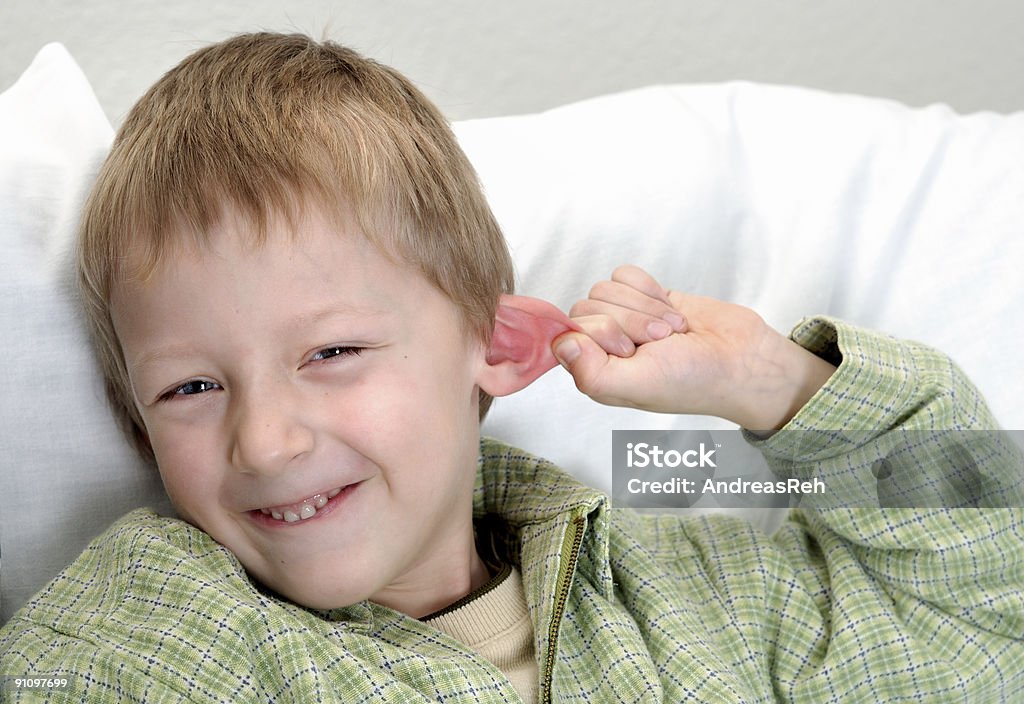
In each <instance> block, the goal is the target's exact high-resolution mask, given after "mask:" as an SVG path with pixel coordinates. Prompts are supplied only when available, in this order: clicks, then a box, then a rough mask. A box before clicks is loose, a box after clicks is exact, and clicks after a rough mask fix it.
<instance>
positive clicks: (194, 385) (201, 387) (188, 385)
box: [162, 379, 220, 400]
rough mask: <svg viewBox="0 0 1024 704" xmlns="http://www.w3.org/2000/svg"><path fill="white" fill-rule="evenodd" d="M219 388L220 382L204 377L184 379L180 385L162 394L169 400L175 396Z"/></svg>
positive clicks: (191, 394) (192, 394) (190, 394)
mask: <svg viewBox="0 0 1024 704" xmlns="http://www.w3.org/2000/svg"><path fill="white" fill-rule="evenodd" d="M219 388H220V384H217V383H216V382H213V381H206V380H204V379H193V380H192V381H186V382H185V383H184V384H182V385H181V386H178V387H175V388H173V389H171V390H170V391H168V392H167V393H166V394H164V395H163V397H162V398H163V400H170V399H172V398H174V397H175V396H194V395H195V394H202V393H206V392H207V391H214V390H216V389H219Z"/></svg>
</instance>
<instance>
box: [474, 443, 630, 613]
mask: <svg viewBox="0 0 1024 704" xmlns="http://www.w3.org/2000/svg"><path fill="white" fill-rule="evenodd" d="M473 503H474V511H473V515H474V518H476V519H477V520H481V519H484V517H485V516H499V517H500V518H501V521H502V522H503V523H504V524H505V525H506V526H507V527H508V528H509V529H510V530H511V533H512V535H510V536H509V538H510V539H511V541H512V546H511V547H512V549H513V550H515V549H518V550H520V551H521V550H522V549H523V548H524V547H525V546H524V545H523V541H525V540H526V539H528V536H530V535H538V534H543V533H546V532H547V531H543V530H541V531H536V530H532V529H533V528H540V527H541V526H543V525H545V524H547V525H550V526H552V527H554V526H568V525H569V524H570V523H572V522H573V521H575V520H579V519H583V520H584V521H585V533H584V535H583V538H582V541H581V543H582V545H581V548H582V549H581V552H580V560H579V564H578V571H580V572H583V573H584V574H585V576H586V577H587V578H588V580H589V581H591V582H592V584H594V585H595V586H596V587H598V589H600V590H601V591H607V593H609V594H610V593H611V589H612V578H611V566H610V564H609V559H608V520H609V502H608V497H607V496H606V495H605V494H604V493H602V492H600V491H598V490H597V489H594V488H592V487H589V486H587V485H585V484H583V483H581V482H580V481H578V480H577V479H575V478H574V477H572V476H570V475H569V474H567V473H566V472H565V471H564V470H562V469H560V468H558V467H557V466H556V465H554V464H553V463H551V462H549V461H547V460H544V459H540V458H538V457H534V456H533V455H530V454H529V453H527V452H524V451H523V450H519V449H517V448H514V447H511V446H509V445H506V444H504V443H502V442H500V441H497V440H494V439H491V438H482V439H481V441H480V459H479V464H478V472H477V477H476V488H475V491H474V497H473ZM557 532H560V531H556V533H557ZM518 556H519V555H518V554H516V555H514V556H513V559H514V560H517V558H518ZM517 561H518V560H517ZM544 581H547V580H544Z"/></svg>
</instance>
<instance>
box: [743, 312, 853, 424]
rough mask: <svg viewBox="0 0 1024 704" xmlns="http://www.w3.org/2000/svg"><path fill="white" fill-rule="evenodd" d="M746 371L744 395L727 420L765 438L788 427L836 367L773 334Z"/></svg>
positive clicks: (786, 339) (784, 338)
mask: <svg viewBox="0 0 1024 704" xmlns="http://www.w3.org/2000/svg"><path fill="white" fill-rule="evenodd" d="M773 333H774V331H773ZM747 369H748V376H749V378H748V380H747V383H746V391H745V392H743V393H742V394H740V395H739V398H741V399H742V400H743V401H742V404H741V406H740V408H739V409H738V412H737V415H736V417H734V418H730V420H732V421H734V422H736V423H738V424H739V425H741V426H742V427H744V428H747V429H748V430H751V431H753V432H755V433H763V434H768V433H772V432H775V431H777V430H780V429H781V428H782V427H783V426H784V425H786V424H787V423H789V421H790V420H792V419H793V416H795V415H796V414H797V413H798V412H799V411H800V409H801V408H803V407H804V406H805V405H806V404H807V402H808V401H810V400H811V398H812V397H813V396H814V395H815V394H816V393H817V392H818V390H819V389H821V387H822V386H824V385H825V382H827V381H828V379H829V377H831V376H832V374H833V372H835V370H836V367H835V366H833V365H832V364H829V363H828V362H826V361H825V360H824V359H821V358H820V357H818V356H817V355H815V354H813V353H812V352H809V351H808V350H806V349H804V348H803V347H801V346H800V345H798V344H797V343H795V342H793V341H792V340H790V339H789V338H787V337H784V336H783V335H781V334H778V333H774V337H773V339H772V340H771V341H770V342H769V343H768V344H765V345H763V346H762V349H761V350H759V354H758V355H757V356H756V358H755V361H754V362H753V363H750V364H749V365H748V367H747Z"/></svg>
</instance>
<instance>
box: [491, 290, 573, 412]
mask: <svg viewBox="0 0 1024 704" xmlns="http://www.w3.org/2000/svg"><path fill="white" fill-rule="evenodd" d="M570 330H576V331H580V330H581V328H580V326H579V325H577V324H576V323H574V322H573V321H572V320H570V319H569V316H567V315H566V314H565V313H563V312H562V311H560V310H558V308H556V307H555V306H553V305H551V304H550V303H548V302H547V301H542V300H540V299H538V298H529V297H528V296H512V295H503V296H502V297H501V300H500V301H499V302H498V312H497V314H496V315H495V321H494V334H493V335H492V336H491V345H490V347H489V348H488V349H487V359H486V368H485V369H484V370H483V373H482V376H481V378H480V388H481V389H483V390H484V391H486V392H487V393H489V394H490V395H491V396H507V395H508V394H511V393H514V392H516V391H519V390H520V389H523V388H526V387H527V386H529V385H530V384H531V383H533V381H534V380H536V379H537V378H538V377H540V376H541V375H542V374H544V372H546V371H548V370H549V369H551V368H552V367H555V366H556V365H557V364H558V360H556V359H555V356H554V355H553V354H551V343H552V341H554V339H555V338H556V337H558V336H559V335H561V334H562V333H564V332H568V331H570Z"/></svg>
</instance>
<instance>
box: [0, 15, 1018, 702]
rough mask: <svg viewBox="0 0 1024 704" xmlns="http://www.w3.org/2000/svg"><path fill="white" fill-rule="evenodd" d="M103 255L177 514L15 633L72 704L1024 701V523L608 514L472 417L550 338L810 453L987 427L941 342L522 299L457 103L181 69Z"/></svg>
mask: <svg viewBox="0 0 1024 704" xmlns="http://www.w3.org/2000/svg"><path fill="white" fill-rule="evenodd" d="M79 267H80V273H81V279H82V284H83V294H84V297H85V300H86V306H87V311H88V314H89V316H90V320H91V322H92V324H93V327H94V331H95V335H96V340H97V344H98V347H99V350H100V355H101V358H102V360H103V364H104V369H105V373H106V376H107V379H108V382H109V390H110V393H111V397H112V399H113V400H114V405H115V407H116V408H117V409H118V411H119V412H120V413H122V414H123V415H124V417H125V419H126V423H127V424H128V425H129V427H130V428H131V430H132V432H133V433H134V434H135V437H136V438H137V440H138V442H139V445H140V448H141V449H142V450H143V451H144V452H147V453H151V455H152V456H153V458H154V459H155V460H156V463H157V465H158V468H159V471H160V473H161V477H162V479H163V482H164V484H165V486H166V488H167V491H168V493H169V495H170V497H171V499H172V501H173V502H174V505H175V507H176V509H177V510H178V513H179V515H180V516H181V518H182V519H184V520H183V521H176V520H169V519H163V518H159V517H157V516H155V515H153V514H151V513H148V512H145V511H137V512H133V513H132V514H129V515H128V516H126V517H125V518H124V519H122V520H121V521H119V522H118V523H116V524H115V525H114V526H113V527H112V528H111V529H110V530H109V531H108V532H107V533H106V534H105V535H104V536H101V537H100V538H99V539H97V541H95V542H94V543H93V545H92V546H90V548H89V549H88V550H87V551H86V552H85V553H84V554H83V555H82V556H81V557H80V558H79V559H78V560H77V561H76V562H75V563H74V564H73V565H71V566H70V567H69V568H68V569H67V570H66V571H65V572H64V573H62V575H61V576H59V577H58V578H57V579H56V580H55V581H54V582H53V583H52V584H51V585H50V586H49V587H48V588H47V589H46V590H44V591H43V592H42V593H41V594H40V595H39V596H37V597H36V599H34V600H33V601H32V602H31V603H30V604H29V605H27V606H26V607H25V608H24V609H23V610H22V611H21V612H19V614H18V615H17V616H16V617H15V618H14V619H12V620H11V622H10V624H8V626H7V627H6V628H5V630H4V631H3V632H2V633H0V649H2V650H0V653H2V660H0V663H2V665H0V668H2V669H0V672H2V674H4V675H9V676H14V675H22V676H32V677H52V678H57V679H65V678H66V679H68V681H69V684H68V688H67V689H52V690H50V691H48V692H47V694H48V695H49V696H52V698H53V699H55V700H59V699H61V698H62V697H63V698H65V699H66V700H69V701H107V700H109V701H146V702H150V701H161V702H162V701H230V702H238V701H275V702H281V701H295V702H309V701H344V702H360V701H399V702H416V701H460V700H469V701H483V702H514V701H520V700H525V701H534V700H536V701H559V702H562V701H627V702H634V701H662V700H666V701H681V700H686V699H691V700H694V701H709V702H754V701H763V702H769V701H778V700H781V701H804V702H816V703H817V702H827V701H843V702H848V701H864V702H868V701H870V702H877V701H887V700H899V701H908V700H909V701H915V700H916V701H937V700H958V701H971V702H976V701H987V700H991V701H1006V700H1012V699H1013V698H1014V697H1018V696H1020V695H1021V693H1022V692H1024V678H1022V677H1021V675H1020V674H1019V668H1018V667H1017V666H1016V663H1017V662H1018V661H1019V658H1020V657H1021V656H1022V655H1024V642H1022V639H1021V633H1024V630H1022V626H1024V599H1022V591H1021V589H1020V584H1021V582H1022V578H1024V574H1022V571H1024V569H1022V564H1024V563H1022V559H1021V557H1020V553H1021V551H1020V545H1021V543H1020V539H1021V529H1022V520H1021V519H1022V516H1021V513H1020V512H1019V511H1017V510H1013V509H991V510H986V511H984V512H977V511H963V510H960V511H941V510H936V511H924V510H904V511H891V512H883V511H879V510H873V511H872V510H859V511H858V510H853V509H842V508H831V509H830V510H807V511H804V512H794V514H793V516H792V520H791V521H790V522H789V523H788V524H787V525H786V526H785V527H784V528H783V529H782V530H781V531H780V532H779V533H778V534H777V535H776V536H775V537H774V538H773V539H768V538H766V537H764V536H758V535H755V534H754V533H753V531H751V530H750V529H749V528H747V527H744V526H743V525H741V524H739V523H737V522H735V521H731V520H727V519H724V518H722V517H717V518H715V519H710V520H699V521H697V520H679V519H678V518H673V517H642V516H637V515H633V514H629V513H627V512H621V511H612V510H610V509H609V507H608V505H607V500H606V499H605V498H604V497H602V496H601V495H600V494H598V493H597V492H594V491H591V490H589V489H586V488H584V487H582V486H580V485H579V484H578V483H575V482H574V481H572V480H571V479H569V478H568V477H566V476H565V475H564V474H562V473H560V472H559V471H558V470H556V469H555V468H553V467H552V466H550V465H549V464H547V463H545V462H543V461H541V460H536V459H533V458H530V457H528V456H526V455H525V454H523V453H522V452H520V451H517V450H515V449H512V448H508V447H505V446H503V445H501V444H500V443H497V442H494V441H490V440H484V441H483V442H481V441H480V438H479V419H480V417H482V415H483V413H484V412H486V408H487V406H488V404H489V402H490V398H491V397H493V396H500V395H505V394H509V393H513V392H515V391H517V390H519V389H521V388H523V387H524V386H526V385H527V384H529V383H530V382H531V381H532V380H534V379H535V378H536V377H537V376H539V375H540V374H542V373H544V372H545V371H547V370H548V369H549V368H550V367H552V366H554V365H555V363H556V359H557V361H558V362H560V363H561V364H562V365H563V366H564V367H565V368H566V369H567V370H568V371H569V372H570V373H571V374H572V375H573V377H574V379H575V380H576V383H577V385H578V387H579V388H580V389H581V390H582V391H583V392H584V393H587V394H589V395H591V396H592V397H594V398H595V399H597V400H599V401H602V402H605V403H613V404H626V405H635V406H640V407H643V408H647V409H650V410H655V411H663V412H672V413H683V412H685V413H701V414H709V413H710V414H715V415H720V416H722V417H725V418H728V419H730V420H734V421H736V422H738V423H740V424H742V425H744V426H745V427H747V428H752V429H754V430H756V431H758V434H757V435H755V434H754V433H751V435H750V437H751V441H752V442H755V443H757V444H758V445H759V446H760V447H761V448H762V449H763V451H764V453H765V454H766V455H767V456H768V457H769V459H770V460H771V461H772V462H773V463H775V465H776V466H777V467H778V468H779V469H780V470H785V471H788V472H789V473H791V474H794V475H801V474H807V473H814V472H823V473H825V474H829V473H833V474H835V475H837V476H845V475H847V474H853V475H856V474H857V472H861V471H862V470H863V471H866V472H868V473H870V472H871V470H872V467H874V466H875V465H873V464H872V462H873V460H874V459H877V458H878V457H879V454H878V453H879V452H885V454H883V455H882V457H883V458H886V461H887V462H888V464H887V466H888V467H889V471H891V472H893V473H895V474H897V475H899V474H900V473H904V474H906V473H909V472H917V473H921V474H923V475H927V476H929V477H931V476H935V477H941V476H943V475H944V474H945V473H948V474H955V472H956V471H957V467H956V466H955V464H954V463H953V462H952V461H951V460H950V458H959V457H961V456H962V455H963V453H964V452H965V451H964V450H963V449H961V448H959V446H956V447H955V448H954V443H955V440H956V438H957V437H959V436H958V435H957V434H956V433H948V432H945V431H947V430H949V429H953V430H962V429H966V428H987V427H991V426H992V420H991V418H990V417H989V415H988V414H987V411H986V410H985V409H984V406H983V404H982V403H981V401H980V399H979V398H978V395H977V393H976V392H975V391H974V390H973V388H972V387H971V386H970V385H969V383H968V382H966V381H965V380H964V379H963V378H962V376H961V375H960V374H959V372H958V371H957V370H956V369H955V368H954V367H953V365H952V364H951V363H950V362H949V361H948V360H947V359H946V358H944V357H943V356H941V355H939V354H938V353H935V352H933V351H931V350H928V349H926V348H923V347H920V346H918V345H914V344H911V343H901V342H897V341H894V340H890V339H887V338H883V337H881V336H878V335H873V334H870V333H866V332H863V331H858V330H855V329H852V328H850V327H848V326H845V325H842V324H841V323H838V322H830V321H825V320H811V321H808V322H806V323H804V324H803V325H801V327H800V328H798V329H797V331H796V332H795V333H794V337H795V339H796V340H798V341H799V342H800V345H798V344H795V343H794V342H792V341H790V340H788V339H786V338H784V337H782V336H780V335H778V334H777V333H775V332H774V331H772V330H771V329H769V328H768V327H767V326H766V325H765V324H764V323H763V322H762V321H761V319H760V318H759V317H758V316H756V315H755V314H754V313H752V312H751V311H748V310H746V309H743V308H740V307H738V306H732V305H728V304H724V303H719V302H717V301H711V300H708V299H702V298H698V297H693V296H685V295H682V294H680V293H678V292H674V291H668V290H665V289H663V288H662V287H661V285H660V284H659V283H658V282H656V281H654V280H653V279H652V278H651V277H650V276H648V275H647V274H646V273H644V272H643V271H642V270H640V269H637V268H635V267H622V268H620V269H618V270H616V272H614V274H613V276H612V278H611V280H610V281H607V282H602V283H599V284H597V285H596V286H595V287H594V288H593V289H592V291H591V292H590V295H589V296H588V298H587V299H586V300H584V301H581V302H580V303H578V304H577V305H576V306H574V308H573V310H572V311H571V317H566V316H564V315H562V314H561V313H559V312H558V311H557V310H554V309H553V308H552V307H551V306H549V305H547V304H544V303H542V302H540V301H535V300H531V299H527V298H522V297H517V296H513V295H512V294H511V290H512V273H511V266H510V263H509V259H508V254H507V252H506V251H505V247H504V243H503V241H502V239H501V235H500V232H499V231H498V228H497V226H496V225H495V223H494V221H493V218H492V217H491V215H490V212H489V210H488V209H487V205H486V202H485V201H484V199H483V196H482V195H481V193H480V191H479V188H478V186H477V184H476V181H475V177H474V175H473V172H472V169H471V167H470V166H469V164H468V163H467V162H466V160H465V157H464V156H463V155H462V154H461V152H460V151H459V150H458V148H457V146H456V144H455V142H454V140H453V138H452V136H451V134H450V132H449V131H448V128H447V126H446V124H445V122H444V120H443V119H442V118H441V116H440V115H439V114H438V113H437V111H436V110H435V109H434V108H433V107H432V106H431V105H430V104H429V103H428V102H427V101H426V100H425V99H424V98H423V96H422V95H420V94H419V92H418V91H416V89H415V88H414V87H412V86H411V85H410V84H409V83H408V82H407V81H406V80H405V79H403V78H402V77H401V76H399V75H397V74H396V73H394V72H393V71H391V70H389V69H387V68H384V67H381V66H379V65H377V64H375V63H373V62H370V61H367V60H365V59H363V58H361V57H359V56H357V55H355V54H354V53H352V52H350V51H348V50H345V49H343V48H340V47H337V46H334V45H331V44H317V43H314V42H312V41H310V40H309V39H307V38H304V37H298V36H278V35H269V34H258V35H246V36H242V37H237V38H235V39H232V40H229V41H226V42H223V43H222V44H219V45H216V46H214V47H210V48H208V49H204V50H202V51H199V52H197V53H196V54H194V55H193V56H192V57H189V58H188V59H186V61H185V62H183V63H182V64H181V65H180V66H178V67H177V68H175V69H174V70H172V71H171V72H170V73H169V74H168V75H167V76H165V77H164V78H163V79H161V81H160V82H158V84H157V85H156V86H154V88H153V89H152V90H151V91H150V92H149V93H147V95H146V96H144V97H143V99H142V100H141V101H140V103H139V104H138V105H137V106H136V107H135V109H134V110H133V111H132V113H131V114H130V115H129V117H128V119H127V120H126V122H125V124H124V126H123V128H122V130H121V132H120V134H119V136H118V139H117V141H116V143H115V145H114V147H113V150H112V152H111V155H110V157H109V159H108V161H107V163H106V164H105V166H104V169H103V171H102V172H101V174H100V177H99V179H98V181H97V184H96V187H95V190H94V192H93V195H92V198H91V199H90V202H89V204H88V206H87V209H86V213H85V217H84V220H83V227H82V238H81V246H80V258H79ZM812 351H813V352H814V353H815V354H812ZM846 429H848V430H849V431H850V433H849V434H844V433H843V432H842V431H843V430H846ZM914 429H920V430H924V431H930V432H929V433H928V434H927V435H925V436H924V441H922V442H920V443H919V445H920V447H915V451H914V453H906V452H899V451H894V452H892V453H891V454H890V451H892V450H894V449H895V450H899V449H900V447H902V446H901V445H900V441H899V440H897V441H896V444H895V445H893V443H892V442H890V441H889V439H890V438H892V437H893V436H900V437H905V435H901V434H905V433H907V432H910V431H913V430H914ZM931 431H942V432H931ZM944 433H945V434H944ZM766 436H767V437H766ZM915 437H916V436H915ZM970 453H971V455H970V456H971V457H973V458H975V459H977V460H978V461H977V464H976V467H981V468H982V470H983V472H982V473H983V475H984V477H983V479H984V481H983V482H982V483H983V485H984V487H985V489H984V491H982V492H981V495H980V496H979V497H978V498H979V500H981V501H984V502H987V503H988V504H991V503H994V502H996V501H1002V502H1003V504H1004V505H1014V506H1017V505H1019V504H1018V503H1014V502H1016V501H1019V493H1017V491H1018V487H1017V486H1016V484H1015V483H1014V480H1013V479H1010V480H1007V479H1005V478H1004V475H1012V472H1014V471H1016V470H1017V469H1019V464H1016V463H1019V460H1018V459H1017V458H1016V456H1015V455H1014V453H1013V452H1011V451H1010V449H1008V448H1007V447H1006V446H1005V445H1002V444H1000V441H999V438H998V437H997V436H994V435H991V436H990V435H988V434H985V435H983V436H982V438H981V441H980V442H979V443H978V444H977V446H974V447H972V448H971V450H970ZM976 467H975V468H976ZM876 471H877V468H876ZM972 471H973V470H972ZM924 484H925V485H926V486H931V484H930V483H929V482H927V481H925V482H924ZM844 500H845V499H844ZM842 501H843V500H839V499H837V503H842ZM825 508H828V506H827V505H826V506H825ZM5 694H12V695H14V696H15V697H17V696H24V697H25V698H29V697H31V696H33V695H38V694H39V692H38V691H28V690H19V689H17V688H8V689H7V690H6V691H5Z"/></svg>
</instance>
